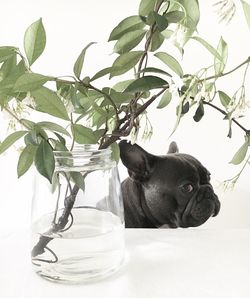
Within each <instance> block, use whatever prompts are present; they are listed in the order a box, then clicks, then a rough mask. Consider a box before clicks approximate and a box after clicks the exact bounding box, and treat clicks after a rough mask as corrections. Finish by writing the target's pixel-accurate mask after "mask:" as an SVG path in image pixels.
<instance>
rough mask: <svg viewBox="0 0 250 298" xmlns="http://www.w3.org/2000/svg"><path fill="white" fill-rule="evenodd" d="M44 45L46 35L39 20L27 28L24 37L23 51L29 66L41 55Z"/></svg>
mask: <svg viewBox="0 0 250 298" xmlns="http://www.w3.org/2000/svg"><path fill="white" fill-rule="evenodd" d="M45 45H46V33H45V30H44V27H43V23H42V19H41V18H40V19H39V20H37V21H36V22H34V23H33V24H31V25H30V26H29V27H28V29H27V30H26V32H25V35H24V50H25V53H26V56H27V59H28V61H29V64H30V65H32V64H33V63H34V62H35V61H36V59H37V58H38V57H39V56H40V55H41V54H42V52H43V51H44V49H45Z"/></svg>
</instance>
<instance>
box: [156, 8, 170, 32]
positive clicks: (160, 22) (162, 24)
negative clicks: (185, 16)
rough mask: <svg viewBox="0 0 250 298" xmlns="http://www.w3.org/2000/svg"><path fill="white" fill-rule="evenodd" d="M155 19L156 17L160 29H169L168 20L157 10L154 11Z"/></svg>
mask: <svg viewBox="0 0 250 298" xmlns="http://www.w3.org/2000/svg"><path fill="white" fill-rule="evenodd" d="M153 14H154V19H155V24H156V27H157V28H158V30H159V31H160V32H161V31H163V30H165V29H167V27H168V20H167V19H166V18H165V17H164V16H162V15H160V14H159V13H157V12H155V11H154V13H153Z"/></svg>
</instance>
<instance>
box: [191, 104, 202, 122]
mask: <svg viewBox="0 0 250 298" xmlns="http://www.w3.org/2000/svg"><path fill="white" fill-rule="evenodd" d="M203 116H204V105H203V102H202V101H201V102H200V104H199V106H198V108H197V110H196V112H195V115H194V117H193V119H194V121H195V122H199V121H200V120H201V118H202V117H203Z"/></svg>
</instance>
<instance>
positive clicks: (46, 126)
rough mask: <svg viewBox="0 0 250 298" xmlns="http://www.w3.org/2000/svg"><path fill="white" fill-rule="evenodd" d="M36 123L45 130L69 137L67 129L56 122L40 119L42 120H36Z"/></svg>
mask: <svg viewBox="0 0 250 298" xmlns="http://www.w3.org/2000/svg"><path fill="white" fill-rule="evenodd" d="M36 125H38V126H40V127H41V128H43V129H45V130H50V131H53V132H59V133H61V134H64V135H66V136H68V137H70V134H69V133H68V131H67V130H66V129H65V128H64V127H62V126H61V125H59V124H56V123H53V122H48V121H42V122H38V123H37V124H36Z"/></svg>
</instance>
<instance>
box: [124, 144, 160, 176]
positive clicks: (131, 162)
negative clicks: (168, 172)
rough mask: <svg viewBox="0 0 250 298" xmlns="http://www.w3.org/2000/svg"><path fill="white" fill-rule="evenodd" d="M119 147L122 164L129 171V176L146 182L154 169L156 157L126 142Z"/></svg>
mask: <svg viewBox="0 0 250 298" xmlns="http://www.w3.org/2000/svg"><path fill="white" fill-rule="evenodd" d="M119 147H120V156H121V160H122V163H123V164H124V165H125V167H126V168H127V169H128V173H129V176H130V177H131V178H133V179H134V180H137V181H144V180H146V179H147V178H148V177H149V176H150V174H151V173H152V171H153V169H154V164H155V158H156V157H155V156H154V155H152V154H150V153H148V152H147V151H145V150H144V149H142V148H141V147H140V146H138V145H137V144H133V145H132V144H131V143H130V142H127V141H125V140H123V141H121V142H120V143H119Z"/></svg>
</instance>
